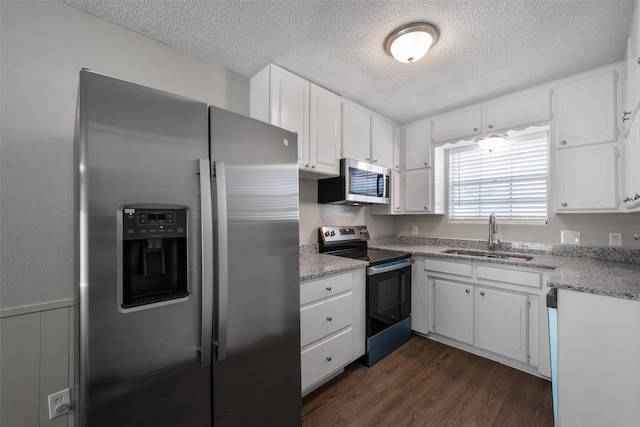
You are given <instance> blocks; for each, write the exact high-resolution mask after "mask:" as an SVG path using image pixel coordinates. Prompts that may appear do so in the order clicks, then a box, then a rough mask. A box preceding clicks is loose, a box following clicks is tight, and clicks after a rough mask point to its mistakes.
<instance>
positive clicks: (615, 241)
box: [609, 233, 622, 246]
mask: <svg viewBox="0 0 640 427" xmlns="http://www.w3.org/2000/svg"><path fill="white" fill-rule="evenodd" d="M609 246H622V233H609Z"/></svg>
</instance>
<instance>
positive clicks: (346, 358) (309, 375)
mask: <svg viewBox="0 0 640 427" xmlns="http://www.w3.org/2000/svg"><path fill="white" fill-rule="evenodd" d="M352 335H353V332H352V330H351V328H349V329H346V330H344V331H343V332H341V333H339V334H338V335H335V336H332V337H331V338H329V339H327V340H324V341H321V342H319V343H318V344H316V345H313V346H311V347H309V348H307V349H305V350H304V351H303V352H302V354H301V362H302V390H304V389H306V388H307V387H309V386H310V385H312V384H313V383H315V382H317V381H319V380H321V379H322V378H324V377H326V376H327V375H330V374H331V373H333V372H334V371H336V370H338V369H340V368H342V367H343V366H345V365H346V364H347V363H349V362H351V359H352V353H353V350H352V339H353V338H352Z"/></svg>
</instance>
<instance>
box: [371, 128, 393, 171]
mask: <svg viewBox="0 0 640 427" xmlns="http://www.w3.org/2000/svg"><path fill="white" fill-rule="evenodd" d="M393 133H394V129H393V122H390V121H389V120H386V119H383V118H381V117H378V116H371V162H373V163H375V164H378V165H380V166H384V167H385V168H389V169H393Z"/></svg>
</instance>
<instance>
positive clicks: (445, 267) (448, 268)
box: [424, 259, 473, 277]
mask: <svg viewBox="0 0 640 427" xmlns="http://www.w3.org/2000/svg"><path fill="white" fill-rule="evenodd" d="M424 269H425V270H429V271H437V272H439V273H447V274H456V275H458V276H464V277H471V276H472V274H473V266H472V265H471V264H461V263H458V262H448V261H438V260H435V259H425V260H424Z"/></svg>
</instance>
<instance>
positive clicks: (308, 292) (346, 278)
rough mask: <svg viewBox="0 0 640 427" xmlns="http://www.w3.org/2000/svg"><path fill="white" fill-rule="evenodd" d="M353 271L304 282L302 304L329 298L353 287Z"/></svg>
mask: <svg viewBox="0 0 640 427" xmlns="http://www.w3.org/2000/svg"><path fill="white" fill-rule="evenodd" d="M351 286H352V278H351V273H345V274H341V275H338V276H331V277H326V278H322V279H317V280H310V281H305V282H302V284H301V285H300V305H305V304H308V303H310V302H313V301H317V300H319V299H322V298H327V297H330V296H333V295H336V294H339V293H341V292H346V291H348V290H350V289H351Z"/></svg>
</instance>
